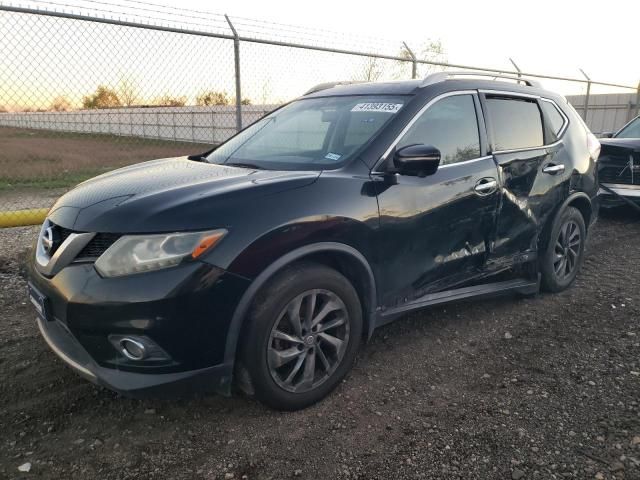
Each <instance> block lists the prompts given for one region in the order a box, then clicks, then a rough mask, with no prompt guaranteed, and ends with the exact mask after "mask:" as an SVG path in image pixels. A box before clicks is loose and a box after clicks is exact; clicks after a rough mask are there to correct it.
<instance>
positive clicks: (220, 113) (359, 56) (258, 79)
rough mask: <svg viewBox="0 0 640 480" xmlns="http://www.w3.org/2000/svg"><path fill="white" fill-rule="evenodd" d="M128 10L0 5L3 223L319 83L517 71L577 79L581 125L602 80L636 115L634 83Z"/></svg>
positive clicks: (195, 143)
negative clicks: (459, 61) (626, 96)
mask: <svg viewBox="0 0 640 480" xmlns="http://www.w3.org/2000/svg"><path fill="white" fill-rule="evenodd" d="M122 2H124V3H122V4H114V3H113V2H109V3H107V2H101V1H98V0H77V1H75V2H74V4H73V5H68V4H65V3H61V2H53V1H50V2H35V1H26V2H22V3H21V4H20V5H16V4H12V3H7V2H0V38H2V41H1V42H0V226H4V227H6V226H14V225H25V224H32V223H39V222H40V221H42V219H43V218H44V215H46V211H47V208H48V207H49V206H50V204H51V203H52V201H53V200H55V199H56V198H57V197H59V196H60V195H61V194H62V193H64V192H65V191H66V190H67V189H69V188H71V187H73V186H74V185H76V184H77V183H79V182H81V181H84V180H85V179H87V178H90V177H93V176H95V175H98V174H100V173H104V172H107V171H109V170H111V169H114V168H118V167H122V166H125V165H129V164H132V163H136V162H141V161H144V160H149V159H154V158H162V157H173V156H180V155H187V154H195V153H200V152H203V151H205V150H208V149H210V148H211V147H212V146H213V145H217V144H219V143H220V142H222V141H224V140H225V139H227V138H228V137H229V136H231V135H233V134H234V133H235V132H236V131H237V130H238V129H239V128H242V127H244V126H246V125H248V124H250V123H252V122H254V121H255V120H257V119H258V118H260V117H261V116H263V115H264V114H266V113H267V112H269V111H271V110H272V109H273V108H275V107H276V106H277V105H279V104H282V103H284V102H286V101H289V100H291V99H293V98H295V97H297V96H299V95H301V94H303V93H304V92H305V91H306V90H307V89H308V88H309V87H311V86H313V85H315V84H318V83H322V82H329V81H335V80H361V81H385V80H401V79H409V78H419V77H422V76H425V75H426V74H428V73H430V72H433V71H442V70H450V69H451V70H460V69H471V70H476V71H484V72H488V73H491V72H493V73H510V74H513V75H520V74H522V75H524V76H531V77H537V78H541V79H544V80H545V85H546V86H548V87H549V88H552V89H557V90H562V88H561V87H559V86H560V85H565V86H566V84H567V83H570V84H572V85H574V86H575V87H576V88H574V89H573V90H574V91H577V92H578V93H581V94H582V97H579V100H580V102H582V103H581V104H580V105H576V107H577V108H578V109H579V111H581V113H582V114H583V116H585V117H586V118H587V120H589V119H590V116H589V108H590V105H591V103H592V102H593V103H594V105H596V104H597V103H598V102H597V101H594V98H596V95H593V94H592V93H591V92H592V91H593V89H594V88H595V87H596V86H597V88H598V89H600V90H602V89H604V91H605V92H606V93H631V94H632V97H633V98H635V103H633V102H632V101H631V100H630V101H629V102H628V105H626V108H627V112H626V117H629V116H633V115H637V113H638V92H640V90H638V89H637V88H636V87H630V86H625V85H616V84H606V83H599V82H594V81H591V80H590V79H588V78H584V79H581V78H564V77H557V76H549V75H540V74H535V73H531V72H519V70H515V71H509V70H494V69H489V68H481V67H473V66H468V65H455V64H451V63H448V62H447V61H446V55H445V54H444V53H443V50H442V48H441V46H440V45H439V44H437V43H431V44H428V45H425V46H421V48H419V49H418V48H415V49H412V48H411V47H410V46H409V45H408V44H406V43H403V42H391V41H381V40H379V39H377V38H367V37H348V36H347V35H342V34H336V33H335V32H324V31H322V30H308V29H304V28H301V27H295V26H290V25H280V24H267V23H265V22H260V21H257V20H252V19H246V18H232V19H230V18H228V17H226V16H223V15H217V14H212V13H209V12H200V11H192V10H186V9H181V8H176V7H167V6H161V5H154V4H151V3H146V2H142V1H134V0H122ZM345 45H346V47H345ZM514 66H515V64H514ZM515 68H517V67H515ZM630 98H631V97H630ZM622 117H623V115H620V116H616V117H615V118H616V121H622ZM618 119H619V120H618ZM618 126H619V125H618Z"/></svg>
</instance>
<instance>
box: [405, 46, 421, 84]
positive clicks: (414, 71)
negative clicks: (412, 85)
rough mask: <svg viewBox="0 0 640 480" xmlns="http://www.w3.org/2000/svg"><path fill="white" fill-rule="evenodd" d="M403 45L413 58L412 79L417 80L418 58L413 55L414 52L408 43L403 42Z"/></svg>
mask: <svg viewBox="0 0 640 480" xmlns="http://www.w3.org/2000/svg"><path fill="white" fill-rule="evenodd" d="M402 44H403V45H404V48H406V49H407V53H408V54H409V56H410V57H411V78H417V77H418V62H417V61H416V60H417V59H416V56H415V55H414V53H413V50H411V49H410V48H409V45H407V42H402Z"/></svg>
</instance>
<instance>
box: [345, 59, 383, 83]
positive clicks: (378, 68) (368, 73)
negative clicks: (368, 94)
mask: <svg viewBox="0 0 640 480" xmlns="http://www.w3.org/2000/svg"><path fill="white" fill-rule="evenodd" d="M382 74H383V70H382V65H380V59H379V58H375V57H366V59H365V61H364V64H363V66H362V70H361V71H360V72H359V73H356V74H355V75H354V76H353V77H352V80H354V81H360V82H375V81H377V80H380V77H382Z"/></svg>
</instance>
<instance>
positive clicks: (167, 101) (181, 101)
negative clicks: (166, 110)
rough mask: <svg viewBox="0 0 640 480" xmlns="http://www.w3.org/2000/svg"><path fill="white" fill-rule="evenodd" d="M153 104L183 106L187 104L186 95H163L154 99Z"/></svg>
mask: <svg viewBox="0 0 640 480" xmlns="http://www.w3.org/2000/svg"><path fill="white" fill-rule="evenodd" d="M155 104H156V105H157V106H159V107H184V106H185V105H186V104H187V97H172V96H171V95H163V96H161V97H160V98H158V99H157V100H156V102H155Z"/></svg>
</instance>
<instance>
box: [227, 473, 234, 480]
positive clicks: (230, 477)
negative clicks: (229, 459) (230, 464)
mask: <svg viewBox="0 0 640 480" xmlns="http://www.w3.org/2000/svg"><path fill="white" fill-rule="evenodd" d="M233 477H235V475H234V474H233V473H231V472H229V473H225V474H224V478H225V480H231V479H232V478H233Z"/></svg>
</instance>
